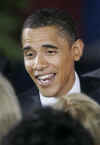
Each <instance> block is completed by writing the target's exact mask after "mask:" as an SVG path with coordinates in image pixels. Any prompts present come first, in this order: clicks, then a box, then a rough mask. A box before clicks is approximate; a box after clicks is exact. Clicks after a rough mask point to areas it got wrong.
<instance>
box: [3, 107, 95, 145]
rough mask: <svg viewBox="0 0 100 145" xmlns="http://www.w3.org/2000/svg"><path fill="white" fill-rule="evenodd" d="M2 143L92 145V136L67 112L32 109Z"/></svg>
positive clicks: (19, 144) (4, 144)
mask: <svg viewBox="0 0 100 145" xmlns="http://www.w3.org/2000/svg"><path fill="white" fill-rule="evenodd" d="M2 144H3V145H94V143H93V140H92V136H91V135H90V133H89V132H88V130H86V129H85V128H84V127H83V126H82V125H81V124H80V123H79V122H78V121H77V120H75V119H73V118H72V116H71V115H70V114H69V113H68V112H67V113H65V112H63V111H57V110H53V109H51V108H49V107H46V108H40V109H34V111H33V113H32V116H30V117H28V118H26V119H24V120H22V121H21V122H20V123H19V124H18V125H17V126H16V127H15V128H14V129H13V130H11V131H10V132H9V134H8V135H7V136H6V137H5V138H4V140H3V143H2Z"/></svg>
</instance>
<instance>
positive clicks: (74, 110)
mask: <svg viewBox="0 0 100 145" xmlns="http://www.w3.org/2000/svg"><path fill="white" fill-rule="evenodd" d="M52 107H53V108H55V109H60V110H63V111H65V112H70V113H71V114H72V116H73V117H74V118H76V119H78V120H79V121H80V122H81V123H82V124H83V125H84V127H85V128H87V129H88V130H89V131H90V132H91V134H92V135H93V138H94V141H95V144H96V145H98V144H100V106H99V104H98V103H96V102H95V101H94V100H93V99H91V98H90V97H88V96H87V95H85V94H81V93H75V94H71V95H68V96H64V97H62V98H59V99H58V102H57V103H56V104H54V106H52Z"/></svg>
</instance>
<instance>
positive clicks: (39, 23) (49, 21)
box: [23, 8, 77, 41]
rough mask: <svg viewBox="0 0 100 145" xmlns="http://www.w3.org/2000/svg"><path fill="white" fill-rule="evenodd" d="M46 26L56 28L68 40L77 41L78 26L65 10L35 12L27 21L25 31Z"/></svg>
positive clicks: (51, 9) (53, 9) (45, 9)
mask: <svg viewBox="0 0 100 145" xmlns="http://www.w3.org/2000/svg"><path fill="white" fill-rule="evenodd" d="M46 26H55V27H56V28H57V29H58V30H60V32H62V34H63V35H64V34H67V38H68V36H70V38H71V41H75V40H76V37H77V33H76V26H75V23H74V22H73V19H72V17H71V16H70V15H69V14H68V12H66V11H65V10H61V9H57V8H42V9H39V10H35V11H34V12H33V14H32V15H31V16H29V17H28V18H27V19H26V21H25V23H24V27H23V29H25V28H33V29H34V28H39V27H46Z"/></svg>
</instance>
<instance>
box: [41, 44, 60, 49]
mask: <svg viewBox="0 0 100 145" xmlns="http://www.w3.org/2000/svg"><path fill="white" fill-rule="evenodd" d="M42 47H45V48H56V49H58V47H56V46H54V45H51V44H43V45H42Z"/></svg>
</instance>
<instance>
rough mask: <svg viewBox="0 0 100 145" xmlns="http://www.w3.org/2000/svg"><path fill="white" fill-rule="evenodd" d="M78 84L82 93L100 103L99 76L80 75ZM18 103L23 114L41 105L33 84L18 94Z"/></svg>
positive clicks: (27, 113) (25, 114)
mask: <svg viewBox="0 0 100 145" xmlns="http://www.w3.org/2000/svg"><path fill="white" fill-rule="evenodd" d="M80 84H81V90H82V92H83V93H85V94H87V95H89V96H90V97H91V98H93V99H94V100H95V101H97V102H98V103H100V78H98V77H94V76H91V75H90V76H89V75H87V76H86V75H83V76H81V77H80ZM19 103H20V106H21V109H22V113H23V115H24V116H27V115H29V114H30V113H31V112H32V110H33V108H35V107H38V106H41V102H40V97H39V91H38V89H37V88H36V87H35V86H34V88H32V89H30V90H28V91H26V92H25V93H23V94H21V95H19Z"/></svg>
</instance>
